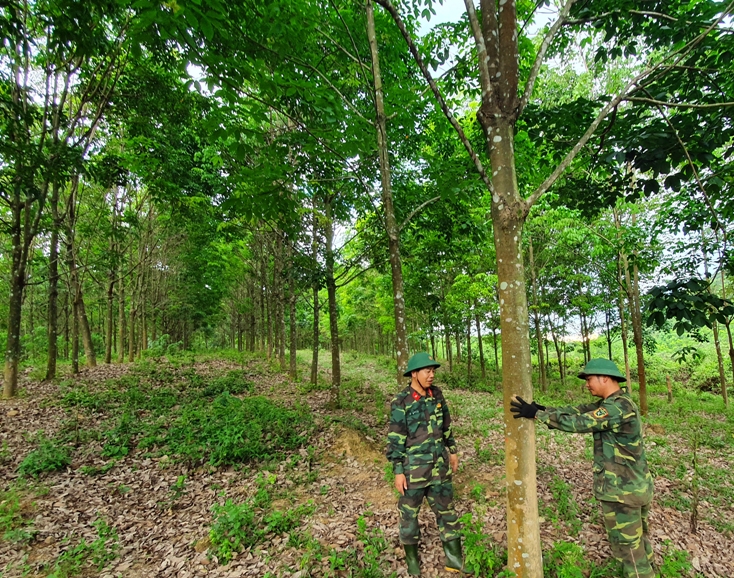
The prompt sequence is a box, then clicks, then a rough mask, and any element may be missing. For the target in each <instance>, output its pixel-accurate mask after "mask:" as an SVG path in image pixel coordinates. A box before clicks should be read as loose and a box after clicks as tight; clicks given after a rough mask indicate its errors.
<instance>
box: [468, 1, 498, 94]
mask: <svg viewBox="0 0 734 578" xmlns="http://www.w3.org/2000/svg"><path fill="white" fill-rule="evenodd" d="M464 6H466V14H467V16H468V17H469V25H470V26H471V31H472V34H473V35H474V44H476V47H477V64H478V66H479V82H480V83H481V85H482V102H490V101H491V100H492V79H491V78H490V77H489V66H488V62H489V56H488V55H487V45H486V44H485V42H484V36H483V35H482V28H481V26H480V25H479V19H478V18H477V13H476V10H475V9H474V0H464Z"/></svg>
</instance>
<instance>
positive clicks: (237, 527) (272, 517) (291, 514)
mask: <svg viewBox="0 0 734 578" xmlns="http://www.w3.org/2000/svg"><path fill="white" fill-rule="evenodd" d="M276 481H277V478H276V476H275V475H274V474H258V476H257V479H256V486H257V491H256V492H255V494H254V495H253V496H251V497H250V498H248V499H247V500H245V501H244V502H242V503H237V502H235V501H233V500H227V501H226V502H225V503H224V504H214V506H212V517H213V524H212V527H211V530H210V531H209V540H210V542H211V548H210V549H209V554H210V555H211V556H216V558H217V560H218V561H219V563H220V564H228V563H229V562H230V561H231V560H232V558H233V556H234V555H235V554H236V553H239V552H242V551H243V550H247V549H248V548H252V547H253V546H256V545H257V544H260V543H261V542H263V541H264V540H265V539H266V537H267V536H271V535H277V536H281V535H283V534H286V533H290V532H292V531H293V530H295V529H296V528H298V527H300V526H301V522H302V520H303V518H305V517H306V516H309V515H311V514H312V513H313V512H314V506H313V503H312V502H310V501H309V502H308V503H306V504H301V505H299V506H296V507H294V508H291V509H289V510H286V511H281V510H276V509H272V502H273V497H274V496H273V494H274V492H275V488H276V486H275V483H276Z"/></svg>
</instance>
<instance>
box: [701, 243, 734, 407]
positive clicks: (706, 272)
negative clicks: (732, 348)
mask: <svg viewBox="0 0 734 578" xmlns="http://www.w3.org/2000/svg"><path fill="white" fill-rule="evenodd" d="M702 241H703V247H702V252H703V272H704V275H705V276H706V279H708V278H709V268H708V255H707V251H706V238H705V236H704V235H703V234H702ZM708 292H709V294H713V291H712V290H711V285H709V286H708ZM711 330H712V331H713V333H714V346H715V347H716V362H717V365H718V368H719V386H720V387H721V398H722V399H723V400H724V405H725V406H728V405H729V400H728V396H727V391H726V373H725V372H724V357H723V355H722V353H721V342H720V341H719V324H718V323H717V322H716V321H714V322H713V324H712V326H711Z"/></svg>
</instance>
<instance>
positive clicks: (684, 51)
mask: <svg viewBox="0 0 734 578" xmlns="http://www.w3.org/2000/svg"><path fill="white" fill-rule="evenodd" d="M732 6H734V0H732V1H731V2H730V3H729V4H728V5H727V7H726V9H725V10H723V11H722V12H720V13H719V16H718V18H717V19H716V20H715V21H714V22H712V23H711V24H710V25H709V26H708V27H707V28H706V29H705V30H704V31H703V32H701V34H699V35H698V36H697V37H696V38H694V39H693V40H691V41H690V42H689V43H688V44H686V45H685V46H683V47H681V48H680V49H679V50H676V51H675V52H673V53H672V54H670V55H669V56H667V57H666V58H664V59H663V60H661V61H660V62H659V63H657V64H656V65H655V66H653V67H651V68H649V69H648V70H645V71H643V72H641V73H640V74H638V75H637V76H636V77H635V78H633V79H632V80H631V81H630V82H628V83H627V85H626V86H625V87H624V89H623V90H622V91H620V93H619V94H618V95H617V96H615V97H614V98H613V99H612V100H611V101H610V102H609V103H607V105H606V106H605V107H604V108H602V109H601V111H600V112H599V114H598V115H597V117H596V119H594V122H592V123H591V125H590V126H589V128H588V129H587V130H586V132H585V133H584V135H583V136H582V137H581V139H580V140H579V141H578V142H577V143H576V145H574V147H573V148H572V149H571V150H570V151H569V152H568V154H567V155H566V157H565V158H564V159H563V161H561V164H560V165H558V166H557V167H556V169H555V170H554V171H553V172H552V173H551V175H550V176H549V177H548V178H547V179H545V181H543V182H542V183H541V185H540V186H539V187H538V188H537V189H535V191H533V193H532V194H531V195H530V196H529V197H528V199H527V201H526V210H530V208H531V207H532V206H533V205H534V204H535V203H536V202H537V200H538V199H539V198H540V197H541V195H543V194H544V193H545V192H546V191H547V190H548V189H550V187H551V186H553V183H555V182H556V180H557V179H558V177H560V176H561V175H562V174H563V173H564V172H565V170H566V169H567V168H568V166H569V165H570V164H571V162H572V161H573V159H574V158H576V155H578V153H579V152H580V151H581V149H582V148H583V147H584V146H586V143H587V142H588V140H589V139H590V138H591V137H592V135H593V134H594V132H596V129H597V128H598V127H599V125H600V124H601V122H602V121H603V120H604V118H606V116H607V115H608V114H609V112H610V111H611V110H612V109H614V108H615V107H616V106H617V105H619V103H620V102H622V101H623V100H626V99H627V95H628V94H630V89H631V88H632V87H633V86H637V85H639V84H640V82H641V81H642V80H645V79H649V78H650V77H651V76H652V75H653V73H656V72H658V71H660V70H661V69H667V68H672V67H674V66H677V65H678V64H679V63H680V62H681V61H682V60H683V59H684V58H685V57H686V56H687V55H688V53H689V52H690V51H691V50H693V48H694V47H695V46H696V45H698V44H699V43H700V42H701V41H702V40H703V39H704V38H705V37H706V36H707V35H708V34H709V33H710V32H711V31H712V30H713V29H714V28H716V26H717V25H718V24H719V23H720V22H721V21H722V20H723V19H724V18H726V17H727V15H728V14H729V12H730V11H731V9H732ZM671 59H673V60H674V62H673V64H672V66H668V65H666V64H665V62H666V61H668V60H671ZM656 77H657V75H656ZM640 88H642V87H640ZM643 90H644V88H643Z"/></svg>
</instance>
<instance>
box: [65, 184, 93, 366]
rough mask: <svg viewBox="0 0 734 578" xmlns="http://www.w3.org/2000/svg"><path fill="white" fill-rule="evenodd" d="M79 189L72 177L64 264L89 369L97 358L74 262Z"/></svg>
mask: <svg viewBox="0 0 734 578" xmlns="http://www.w3.org/2000/svg"><path fill="white" fill-rule="evenodd" d="M78 188H79V175H74V176H73V177H72V179H71V186H70V189H69V201H68V207H67V210H68V212H67V223H66V264H67V267H68V269H69V279H70V282H71V293H72V295H73V299H74V312H75V317H74V319H75V322H76V324H77V339H78V335H79V332H80V331H81V337H82V343H83V345H84V355H85V357H86V362H87V365H88V366H89V367H96V365H97V356H96V354H95V351H94V344H93V343H92V331H91V329H90V327H89V319H88V317H87V310H86V308H85V307H84V296H83V289H82V281H81V278H80V276H79V269H78V268H77V260H76V203H77V198H76V193H77V191H78Z"/></svg>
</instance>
